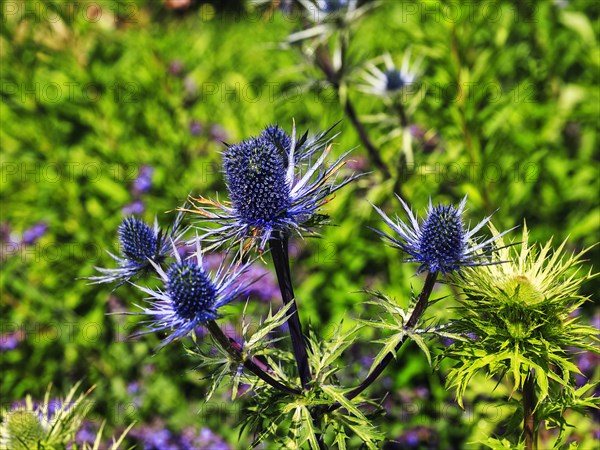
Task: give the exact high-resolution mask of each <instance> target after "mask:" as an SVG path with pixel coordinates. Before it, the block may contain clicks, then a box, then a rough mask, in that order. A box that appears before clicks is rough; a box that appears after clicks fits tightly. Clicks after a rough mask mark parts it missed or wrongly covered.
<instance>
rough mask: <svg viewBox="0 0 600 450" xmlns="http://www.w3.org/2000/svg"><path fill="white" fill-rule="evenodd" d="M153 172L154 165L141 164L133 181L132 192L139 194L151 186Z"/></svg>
mask: <svg viewBox="0 0 600 450" xmlns="http://www.w3.org/2000/svg"><path fill="white" fill-rule="evenodd" d="M153 174H154V167H152V166H142V167H141V168H140V173H139V174H138V177H137V178H136V179H135V181H134V182H133V187H132V191H133V194H135V195H139V194H143V193H146V192H148V191H149V190H150V189H151V188H152V175H153Z"/></svg>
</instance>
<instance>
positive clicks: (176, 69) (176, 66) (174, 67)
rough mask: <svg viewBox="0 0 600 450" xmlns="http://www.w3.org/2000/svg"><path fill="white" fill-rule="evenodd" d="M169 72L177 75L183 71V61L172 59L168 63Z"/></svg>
mask: <svg viewBox="0 0 600 450" xmlns="http://www.w3.org/2000/svg"><path fill="white" fill-rule="evenodd" d="M169 73H170V74H171V75H174V76H179V75H181V74H182V73H183V63H182V62H181V61H179V60H178V59H174V60H173V61H171V62H170V63H169Z"/></svg>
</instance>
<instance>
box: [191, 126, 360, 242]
mask: <svg viewBox="0 0 600 450" xmlns="http://www.w3.org/2000/svg"><path fill="white" fill-rule="evenodd" d="M331 129H332V128H329V129H328V130H326V131H325V132H323V133H321V134H319V135H317V136H316V137H315V138H313V139H308V138H307V134H304V135H303V136H302V137H301V138H300V139H298V140H296V138H295V129H294V131H293V132H292V136H289V135H287V133H285V132H284V131H283V130H282V129H280V128H279V127H277V126H271V127H268V128H267V129H266V130H264V131H263V133H262V134H261V135H260V136H258V137H253V138H250V139H247V140H245V141H243V142H241V143H239V144H236V145H230V146H228V147H227V149H226V150H225V152H224V156H223V160H224V164H223V166H224V172H225V181H226V184H227V190H228V192H229V197H230V200H231V202H230V203H221V202H219V201H213V200H207V199H204V198H199V199H191V201H192V203H193V204H194V206H195V210H187V211H190V212H194V213H197V214H201V215H203V216H205V217H206V218H208V219H211V220H213V221H214V222H216V223H217V224H219V227H217V228H213V229H208V230H205V231H206V234H205V236H204V238H208V239H209V240H211V241H212V242H214V245H213V246H218V245H221V244H224V243H226V242H231V243H233V244H235V245H237V244H243V243H244V242H245V241H246V240H247V239H248V240H249V242H248V246H247V247H246V248H248V247H251V246H257V247H258V249H259V251H261V252H262V251H263V250H264V248H265V246H266V244H267V242H268V241H269V239H271V238H282V237H287V236H288V235H289V234H290V233H291V232H297V233H299V234H301V233H303V232H309V233H312V232H314V227H315V226H316V225H319V224H323V223H325V222H326V219H327V216H325V215H323V214H321V213H320V212H319V211H320V209H321V207H322V206H323V205H324V204H325V203H327V202H328V201H329V200H330V198H331V195H332V194H333V193H334V192H335V191H337V190H338V189H340V188H341V187H342V186H345V185H346V184H347V183H349V182H350V181H352V180H354V179H355V178H356V176H354V175H353V176H350V177H347V178H345V179H344V180H342V181H340V182H339V183H336V177H337V174H338V172H339V170H340V169H341V168H342V167H343V166H344V165H345V164H346V161H345V157H346V156H347V155H348V153H349V152H346V153H344V154H343V155H342V156H341V157H339V158H338V159H337V160H335V161H334V162H333V164H331V165H329V166H325V162H326V158H327V156H328V154H329V152H330V150H331V140H332V139H334V138H335V137H336V136H337V134H336V135H333V136H331V137H328V134H329V132H330V131H331ZM317 155H319V156H318V157H317ZM314 159H316V161H314ZM203 205H207V206H206V207H205V206H203Z"/></svg>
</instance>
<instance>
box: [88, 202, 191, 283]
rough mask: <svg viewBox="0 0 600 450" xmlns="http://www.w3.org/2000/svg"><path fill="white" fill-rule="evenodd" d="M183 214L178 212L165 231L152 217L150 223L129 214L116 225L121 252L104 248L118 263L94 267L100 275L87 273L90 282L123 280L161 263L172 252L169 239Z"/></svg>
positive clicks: (174, 238) (176, 232) (176, 231)
mask: <svg viewBox="0 0 600 450" xmlns="http://www.w3.org/2000/svg"><path fill="white" fill-rule="evenodd" d="M181 218H182V214H178V215H177V218H176V219H175V223H174V225H173V228H172V230H171V232H170V233H168V235H167V234H166V233H164V232H163V231H162V230H161V229H160V228H159V226H158V222H157V221H156V219H155V221H154V227H150V226H149V225H147V224H146V223H144V222H143V221H141V220H139V219H137V218H135V217H128V218H126V219H125V220H123V222H122V223H121V225H119V228H118V232H117V234H118V236H119V243H120V248H121V256H116V255H114V254H112V253H110V252H107V253H108V254H109V255H110V256H111V257H112V258H113V259H114V260H115V261H117V263H118V267H117V268H104V267H95V269H96V270H98V271H99V272H100V273H101V274H102V275H100V276H95V277H90V278H89V279H90V280H91V281H92V282H93V284H98V283H112V282H114V281H118V282H119V284H122V283H124V282H126V281H128V280H130V279H131V278H133V277H135V276H136V275H140V274H143V273H145V272H146V271H148V270H149V269H152V267H153V265H157V264H161V263H162V262H164V261H165V259H166V258H167V257H168V256H170V255H171V252H172V245H171V243H170V242H169V240H172V241H177V240H178V239H179V237H180V236H181V234H182V233H183V231H181V230H179V228H180V223H181Z"/></svg>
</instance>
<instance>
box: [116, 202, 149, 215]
mask: <svg viewBox="0 0 600 450" xmlns="http://www.w3.org/2000/svg"><path fill="white" fill-rule="evenodd" d="M145 210H146V206H145V205H144V202H142V201H141V200H136V201H134V202H133V203H130V204H129V205H126V206H124V207H123V210H122V212H123V215H124V216H132V215H134V214H138V215H139V214H142V213H143V212H144V211H145Z"/></svg>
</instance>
